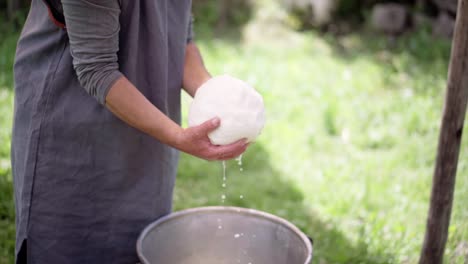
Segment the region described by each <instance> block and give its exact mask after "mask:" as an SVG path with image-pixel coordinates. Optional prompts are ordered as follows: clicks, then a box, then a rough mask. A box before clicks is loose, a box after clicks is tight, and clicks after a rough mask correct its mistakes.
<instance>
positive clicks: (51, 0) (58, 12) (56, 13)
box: [42, 0, 66, 29]
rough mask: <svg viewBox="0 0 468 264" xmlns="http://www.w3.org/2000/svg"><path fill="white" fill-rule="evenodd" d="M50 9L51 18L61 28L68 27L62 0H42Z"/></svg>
mask: <svg viewBox="0 0 468 264" xmlns="http://www.w3.org/2000/svg"><path fill="white" fill-rule="evenodd" d="M42 1H43V2H44V3H45V5H46V6H47V10H48V11H49V18H50V20H52V22H53V23H54V24H55V25H56V26H57V27H59V28H63V29H65V28H66V25H65V17H64V15H63V9H62V4H61V2H60V0H42Z"/></svg>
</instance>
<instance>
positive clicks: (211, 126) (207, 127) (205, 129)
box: [198, 117, 221, 136]
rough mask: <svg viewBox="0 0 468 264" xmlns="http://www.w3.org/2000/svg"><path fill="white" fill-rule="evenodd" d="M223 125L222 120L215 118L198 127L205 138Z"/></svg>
mask: <svg viewBox="0 0 468 264" xmlns="http://www.w3.org/2000/svg"><path fill="white" fill-rule="evenodd" d="M219 125H221V120H220V119H219V117H215V118H213V119H210V120H208V121H205V122H204V123H202V124H201V125H199V126H198V131H199V133H200V134H203V135H204V136H205V135H207V134H208V133H210V132H211V131H213V130H215V129H216V128H218V127H219Z"/></svg>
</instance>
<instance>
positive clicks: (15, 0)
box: [7, 0, 21, 19]
mask: <svg viewBox="0 0 468 264" xmlns="http://www.w3.org/2000/svg"><path fill="white" fill-rule="evenodd" d="M20 3H21V1H19V0H7V17H8V19H13V18H14V17H15V14H16V12H17V11H18V10H19V9H20Z"/></svg>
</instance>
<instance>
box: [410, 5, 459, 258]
mask: <svg viewBox="0 0 468 264" xmlns="http://www.w3.org/2000/svg"><path fill="white" fill-rule="evenodd" d="M467 30H468V0H460V1H459V3H458V16H457V21H456V25H455V35H454V39H453V45H452V55H451V61H450V68H449V74H448V84H447V92H446V98H445V106H444V112H443V117H442V125H441V130H440V135H439V146H438V152H437V159H436V165H435V170H434V177H433V183H432V194H431V204H430V209H429V215H428V218H427V226H426V235H425V238H424V244H423V248H422V251H421V258H420V260H419V263H420V264H441V263H442V260H443V256H444V250H445V244H446V242H447V235H448V228H449V224H450V215H451V211H452V202H453V192H454V188H455V178H456V172H457V163H458V156H459V152H460V143H461V138H462V130H463V122H464V119H465V114H466V107H467V100H468V34H466V32H467Z"/></svg>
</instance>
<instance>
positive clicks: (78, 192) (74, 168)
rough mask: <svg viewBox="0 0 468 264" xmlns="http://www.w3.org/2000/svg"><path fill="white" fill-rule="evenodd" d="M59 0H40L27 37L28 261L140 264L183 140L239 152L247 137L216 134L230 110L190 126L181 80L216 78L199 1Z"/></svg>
mask: <svg viewBox="0 0 468 264" xmlns="http://www.w3.org/2000/svg"><path fill="white" fill-rule="evenodd" d="M59 4H60V8H55V9H51V7H53V5H50V3H49V4H48V2H47V1H45V0H43V1H41V0H33V1H32V4H31V9H30V13H29V15H28V18H27V21H26V23H25V25H24V28H23V31H22V34H21V37H20V39H19V42H18V46H17V53H16V61H15V66H14V71H15V83H16V84H15V101H14V104H15V106H14V126H13V136H12V169H13V178H14V190H15V207H16V227H17V234H16V252H15V253H16V259H17V260H16V263H30V264H54V263H60V264H68V263H77V264H78V263H79V264H84V263H87V264H92V263H99V264H105V263H112V264H119V263H125V264H129V263H136V262H138V259H137V256H136V252H135V243H136V240H137V238H138V235H139V233H140V232H141V231H142V229H143V228H144V227H145V226H146V225H148V224H149V223H150V222H152V221H155V220H156V219H158V218H160V217H162V216H164V215H167V214H169V213H170V212H171V206H172V192H173V188H174V182H175V176H176V171H177V161H178V151H183V152H186V153H189V154H191V155H194V156H196V157H200V158H203V159H207V160H227V159H231V158H234V157H236V156H239V155H240V154H241V153H243V152H244V151H245V150H246V148H247V143H246V141H245V140H240V141H238V142H236V143H234V144H231V145H227V146H215V145H212V144H211V143H210V141H209V139H208V137H207V134H208V133H209V132H211V131H212V130H214V129H216V128H217V127H218V126H219V125H220V120H219V119H218V118H214V119H212V120H209V121H207V122H205V123H203V124H202V125H200V126H196V127H191V128H186V129H183V128H181V127H180V125H179V124H180V119H181V117H180V116H181V109H180V96H181V87H183V89H184V90H185V91H186V92H187V93H189V94H190V95H192V96H194V94H195V93H196V91H197V88H198V87H199V86H200V85H201V84H203V83H204V82H206V81H207V80H208V79H210V75H209V73H208V71H207V70H206V68H205V66H204V65H203V61H202V58H201V56H200V53H199V51H198V49H197V47H196V45H195V44H194V43H193V40H192V31H191V28H192V27H191V26H190V25H191V1H190V0H62V1H61V3H60V2H59ZM62 8H63V12H60V11H61V9H62ZM59 14H63V18H64V21H59V20H58V17H57V16H58V15H59ZM161 243H164V241H161ZM175 250H176V249H175Z"/></svg>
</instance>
